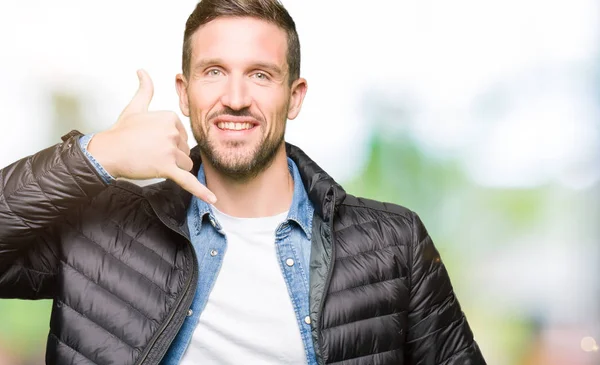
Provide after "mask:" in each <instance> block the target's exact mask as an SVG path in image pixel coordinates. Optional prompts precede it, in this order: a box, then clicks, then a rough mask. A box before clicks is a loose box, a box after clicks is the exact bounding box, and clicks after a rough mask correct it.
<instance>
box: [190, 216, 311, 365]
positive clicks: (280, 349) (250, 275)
mask: <svg viewBox="0 0 600 365" xmlns="http://www.w3.org/2000/svg"><path fill="white" fill-rule="evenodd" d="M213 212H214V214H215V217H216V218H217V221H218V222H219V224H220V225H221V228H222V229H223V231H224V233H225V236H226V237H227V251H226V252H225V256H224V258H223V264H222V266H221V270H220V272H219V274H218V276H217V279H216V282H215V284H214V287H213V289H212V291H211V293H210V296H209V298H208V302H207V303H206V307H205V308H204V311H203V312H202V314H201V315H200V321H199V323H198V326H197V327H196V330H195V331H194V334H193V336H192V340H191V342H190V345H189V346H188V348H187V350H186V352H185V354H184V356H183V359H182V361H181V364H183V365H192V364H193V365H209V364H219V365H223V364H265V365H268V364H277V365H280V364H306V354H305V350H304V344H303V343H302V338H301V336H300V329H299V327H298V322H297V320H296V314H295V312H294V307H293V305H292V300H291V298H290V295H289V293H288V289H287V286H286V284H285V280H284V278H283V274H282V272H281V268H280V266H279V260H278V257H277V251H276V248H275V231H276V230H277V227H278V226H279V224H280V223H282V222H283V221H284V220H285V218H286V217H287V214H288V212H284V213H281V214H278V215H276V216H272V217H264V218H236V217H232V216H228V215H226V214H224V213H222V212H219V211H218V210H217V209H215V208H214V207H213Z"/></svg>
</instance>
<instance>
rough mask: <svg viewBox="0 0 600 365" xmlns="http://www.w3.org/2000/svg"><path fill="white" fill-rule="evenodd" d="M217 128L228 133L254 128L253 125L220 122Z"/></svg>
mask: <svg viewBox="0 0 600 365" xmlns="http://www.w3.org/2000/svg"><path fill="white" fill-rule="evenodd" d="M217 127H218V128H219V129H222V130H228V131H242V130H246V129H251V128H252V127H254V124H252V123H247V122H245V123H236V122H219V123H217Z"/></svg>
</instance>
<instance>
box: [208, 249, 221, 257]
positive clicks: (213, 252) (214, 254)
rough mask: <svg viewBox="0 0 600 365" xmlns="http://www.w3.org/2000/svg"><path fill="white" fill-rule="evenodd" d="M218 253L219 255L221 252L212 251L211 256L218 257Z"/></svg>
mask: <svg viewBox="0 0 600 365" xmlns="http://www.w3.org/2000/svg"><path fill="white" fill-rule="evenodd" d="M218 253H219V251H217V250H210V255H211V256H213V257H214V256H217V254H218Z"/></svg>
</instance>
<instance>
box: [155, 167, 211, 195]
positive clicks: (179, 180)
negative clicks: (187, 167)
mask: <svg viewBox="0 0 600 365" xmlns="http://www.w3.org/2000/svg"><path fill="white" fill-rule="evenodd" d="M167 177H168V178H169V179H171V180H173V181H174V182H175V183H176V184H177V185H179V186H181V187H182V188H183V189H185V190H187V191H189V192H190V193H191V194H192V195H195V196H197V197H198V198H199V199H202V200H204V201H205V202H207V203H208V204H215V203H216V202H217V197H216V196H215V194H213V192H212V191H210V190H208V188H207V187H206V186H204V185H202V184H200V181H198V179H197V178H196V176H194V175H192V174H191V173H189V172H187V171H183V170H182V169H180V168H178V167H177V166H173V168H172V169H171V170H170V171H169V175H168V176H167Z"/></svg>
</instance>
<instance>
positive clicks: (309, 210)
mask: <svg viewBox="0 0 600 365" xmlns="http://www.w3.org/2000/svg"><path fill="white" fill-rule="evenodd" d="M287 161H288V169H289V170H290V174H291V175H292V178H293V179H294V195H293V197H292V204H291V205H290V209H289V212H288V215H287V218H286V222H288V221H293V222H296V224H298V225H299V226H300V228H302V231H303V232H304V234H305V235H306V236H307V238H309V239H310V237H311V235H312V219H313V212H314V208H313V206H312V204H311V202H310V200H309V199H308V194H307V193H306V189H304V185H303V184H302V178H301V177H300V172H299V171H298V167H297V166H296V164H295V163H294V161H292V159H290V158H289V157H288V159H287ZM198 181H200V183H201V184H202V185H206V175H205V174H204V165H200V168H199V169H198ZM192 204H193V207H192V209H193V210H195V211H196V213H197V214H196V217H197V218H198V219H197V220H196V222H197V224H195V227H194V228H195V229H196V232H197V233H199V232H200V231H201V230H202V224H201V222H202V221H203V219H204V216H205V215H207V214H208V215H209V217H210V219H213V220H215V218H214V216H213V213H212V209H211V206H210V204H208V203H206V202H205V201H203V200H200V199H199V198H198V197H196V196H194V197H192ZM215 223H216V224H217V225H218V222H216V220H215Z"/></svg>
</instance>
